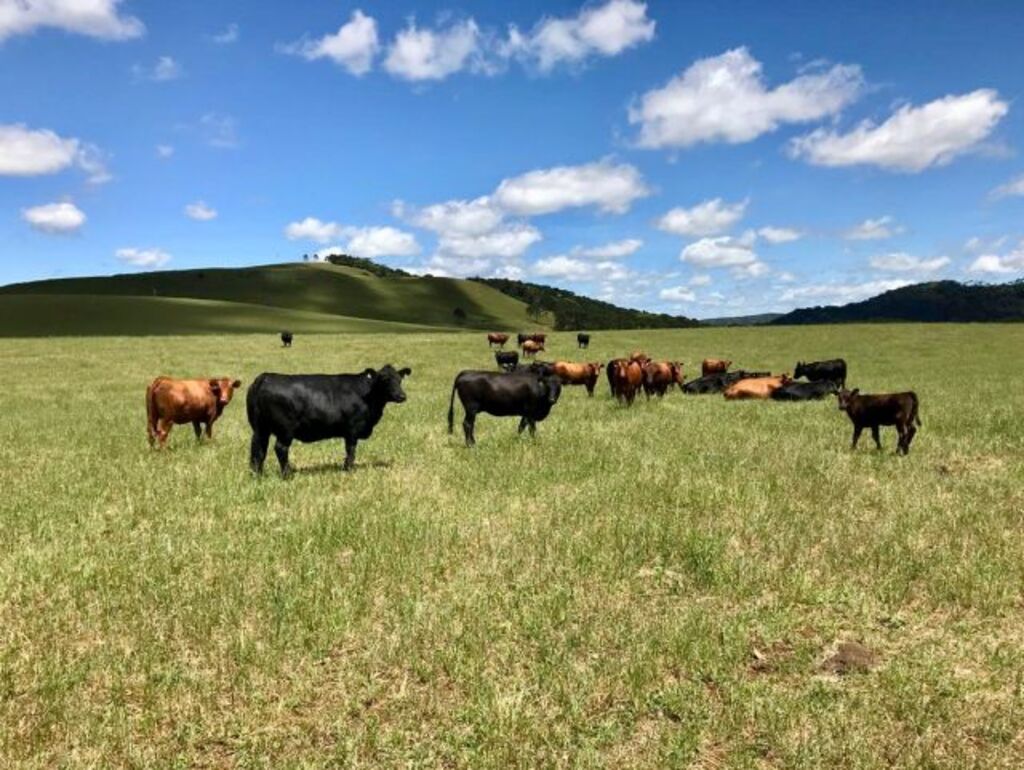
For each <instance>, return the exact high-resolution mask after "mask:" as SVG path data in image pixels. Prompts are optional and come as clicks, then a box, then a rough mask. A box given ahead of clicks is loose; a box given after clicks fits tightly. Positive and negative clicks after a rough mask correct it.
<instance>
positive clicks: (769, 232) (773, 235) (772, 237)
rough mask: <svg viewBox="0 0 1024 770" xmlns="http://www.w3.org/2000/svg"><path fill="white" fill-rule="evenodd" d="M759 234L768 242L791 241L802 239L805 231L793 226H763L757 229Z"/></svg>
mask: <svg viewBox="0 0 1024 770" xmlns="http://www.w3.org/2000/svg"><path fill="white" fill-rule="evenodd" d="M757 234H758V235H760V236H761V237H762V238H764V239H765V240H766V241H768V243H791V242H792V241H797V240H800V239H801V238H802V237H803V235H804V234H803V233H802V232H800V231H799V230H794V229H793V228H792V227H770V226H769V227H762V228H761V229H760V230H758V231H757Z"/></svg>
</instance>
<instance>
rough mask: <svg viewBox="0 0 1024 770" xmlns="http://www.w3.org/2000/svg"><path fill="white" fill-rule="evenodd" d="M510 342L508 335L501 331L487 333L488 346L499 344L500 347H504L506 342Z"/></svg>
mask: <svg viewBox="0 0 1024 770" xmlns="http://www.w3.org/2000/svg"><path fill="white" fill-rule="evenodd" d="M506 342H508V335H507V334H502V333H501V332H491V333H490V334H488V335H487V347H489V348H492V347H494V346H495V345H497V346H498V347H499V348H504V347H505V343H506Z"/></svg>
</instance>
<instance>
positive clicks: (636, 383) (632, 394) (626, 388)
mask: <svg viewBox="0 0 1024 770" xmlns="http://www.w3.org/2000/svg"><path fill="white" fill-rule="evenodd" d="M643 380H644V370H643V367H642V366H641V365H640V362H639V361H622V360H618V361H616V362H615V373H614V376H613V378H612V381H613V382H614V385H613V387H612V390H613V391H614V392H615V396H616V398H618V399H619V400H620V401H625V402H626V404H627V405H628V406H632V405H633V399H635V398H636V394H637V391H638V390H640V386H641V385H642V384H643Z"/></svg>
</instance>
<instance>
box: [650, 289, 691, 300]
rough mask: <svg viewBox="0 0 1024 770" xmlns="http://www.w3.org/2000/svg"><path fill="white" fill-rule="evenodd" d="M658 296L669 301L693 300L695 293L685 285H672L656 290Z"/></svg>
mask: <svg viewBox="0 0 1024 770" xmlns="http://www.w3.org/2000/svg"><path fill="white" fill-rule="evenodd" d="M658 298H659V299H664V300H668V301H669V302H695V301H696V300H697V295H696V294H695V293H694V292H693V291H692V290H691V289H687V288H686V287H685V286H672V287H670V288H668V289H662V290H661V291H659V292H658Z"/></svg>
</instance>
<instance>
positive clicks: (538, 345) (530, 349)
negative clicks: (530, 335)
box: [523, 340, 544, 357]
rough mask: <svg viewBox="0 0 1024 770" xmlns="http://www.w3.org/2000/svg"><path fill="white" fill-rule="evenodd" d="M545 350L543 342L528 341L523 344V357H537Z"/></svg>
mask: <svg viewBox="0 0 1024 770" xmlns="http://www.w3.org/2000/svg"><path fill="white" fill-rule="evenodd" d="M543 350H544V343H543V342H536V341H534V340H526V342H524V343H523V355H524V356H527V357H528V356H536V355H537V354H538V353H540V352H541V351H543Z"/></svg>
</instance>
